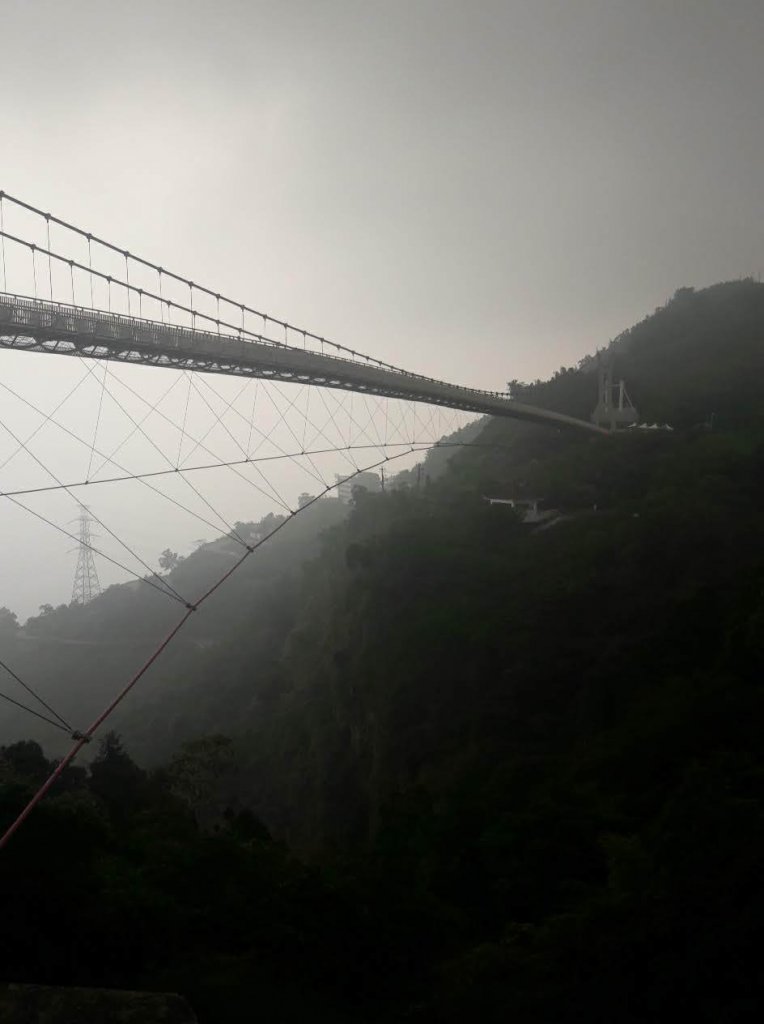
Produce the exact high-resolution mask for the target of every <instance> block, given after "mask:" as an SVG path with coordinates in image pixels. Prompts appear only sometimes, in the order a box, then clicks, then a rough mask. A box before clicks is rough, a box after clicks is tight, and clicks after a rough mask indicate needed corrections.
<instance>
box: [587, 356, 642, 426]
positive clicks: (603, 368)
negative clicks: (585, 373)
mask: <svg viewBox="0 0 764 1024" xmlns="http://www.w3.org/2000/svg"><path fill="white" fill-rule="evenodd" d="M598 383H599V394H598V399H597V406H596V408H595V410H594V412H593V413H592V417H591V418H592V423H596V425H597V426H598V427H606V428H607V429H609V430H617V429H618V428H619V427H630V426H631V425H632V424H633V423H636V422H637V421H638V420H639V414H638V413H637V410H636V409H635V408H634V405H633V404H632V401H631V399H630V398H629V396H628V394H627V392H626V382H625V381H624V380H623V379H621V380H619V381H618V382H617V383H614V382H613V370H612V366H611V363H610V359H609V358H608V357H607V356H605V357H604V358H602V357H600V360H599V369H598Z"/></svg>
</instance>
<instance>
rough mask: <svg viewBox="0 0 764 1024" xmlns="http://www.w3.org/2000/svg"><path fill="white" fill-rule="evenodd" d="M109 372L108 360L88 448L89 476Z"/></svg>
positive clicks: (104, 368)
mask: <svg viewBox="0 0 764 1024" xmlns="http://www.w3.org/2000/svg"><path fill="white" fill-rule="evenodd" d="M108 372H109V361H108V359H107V360H106V362H105V363H104V364H103V376H102V377H101V391H100V393H99V395H98V412H97V414H96V421H95V430H94V431H93V443H92V444H91V446H90V459H89V460H88V472H87V475H88V476H90V470H91V469H92V468H93V456H94V454H95V444H96V441H97V440H98V427H99V426H100V424H101V410H102V409H103V395H104V391H105V390H106V374H107V373H108Z"/></svg>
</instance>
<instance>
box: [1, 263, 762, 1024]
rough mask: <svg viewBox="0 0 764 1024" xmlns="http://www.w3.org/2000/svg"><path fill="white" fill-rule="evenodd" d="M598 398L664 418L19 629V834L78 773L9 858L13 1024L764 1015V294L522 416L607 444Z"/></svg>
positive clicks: (311, 509) (497, 425)
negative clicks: (615, 391) (556, 419)
mask: <svg viewBox="0 0 764 1024" xmlns="http://www.w3.org/2000/svg"><path fill="white" fill-rule="evenodd" d="M28 358H29V359H30V360H32V357H31V356H29V357H28ZM34 358H37V357H34ZM603 366H608V367H612V370H613V374H614V379H615V380H616V381H618V380H623V381H625V387H626V388H628V397H629V402H633V408H634V414H633V417H632V419H633V425H627V424H626V423H622V424H619V426H620V429H614V430H605V429H603V430H602V431H601V432H597V431H584V430H576V429H571V428H569V427H567V426H565V425H555V424H554V423H547V424H544V423H540V422H529V421H524V420H522V419H516V418H504V417H502V416H500V415H496V416H479V417H478V416H475V415H472V416H470V417H467V418H466V421H465V422H464V423H463V424H462V425H460V426H457V427H456V429H454V430H451V431H449V432H446V433H443V434H440V435H439V436H438V437H436V438H435V439H434V440H435V442H436V443H435V446H434V447H429V450H426V451H425V449H424V448H422V450H421V451H420V450H418V449H413V448H412V451H413V456H412V457H411V458H410V459H409V463H408V464H407V466H406V468H404V469H400V468H399V467H398V466H397V464H396V460H394V459H388V458H387V456H386V455H385V456H384V458H383V459H382V460H380V464H379V465H376V466H374V467H373V468H372V469H371V470H368V471H367V472H366V473H365V475H364V474H360V475H357V474H356V473H353V472H350V471H349V470H348V472H347V473H346V474H345V475H346V477H347V479H346V481H345V483H343V484H342V485H341V487H340V489H339V491H338V489H337V488H334V489H331V488H327V490H326V493H324V491H323V489H322V488H321V487H320V486H319V485H318V484H317V485H316V487H315V488H314V489H313V490H306V491H305V492H304V493H302V494H300V496H299V501H298V506H299V508H298V510H297V512H296V514H294V515H292V514H291V513H290V512H289V511H288V510H287V511H286V512H282V511H281V510H276V511H273V512H269V513H267V514H266V515H265V516H262V517H258V518H256V519H254V520H252V518H251V517H248V514H247V510H246V508H245V507H242V509H241V511H240V512H239V518H238V519H237V520H236V521H234V522H232V523H231V524H230V530H228V531H226V532H225V533H223V534H222V535H221V536H220V537H219V539H217V540H211V541H204V542H202V541H200V542H199V543H198V544H197V546H196V547H195V549H193V550H191V551H190V552H189V553H187V554H186V555H185V556H182V555H181V554H179V553H178V552H179V551H180V550H181V548H182V545H181V543H180V542H179V541H178V540H177V539H176V538H174V537H173V536H172V535H167V533H166V532H164V530H163V524H162V521H161V519H157V521H156V522H152V523H151V524H150V526H149V525H148V524H145V529H146V530H148V531H149V548H150V549H153V550H155V552H156V556H155V558H154V561H153V563H152V565H151V566H150V567H149V568H147V571H146V572H145V577H144V578H140V577H142V576H144V573H143V570H141V573H139V578H136V579H133V580H132V581H130V582H119V583H113V584H111V585H105V586H103V587H102V588H101V587H100V585H99V588H98V590H99V591H101V592H98V593H96V592H94V593H92V594H90V593H88V595H87V599H82V600H74V601H72V602H71V603H56V604H54V603H51V604H47V603H46V604H43V605H42V606H41V607H40V609H39V612H38V613H37V614H34V615H31V616H23V615H18V614H17V612H16V609H14V608H13V607H4V608H1V609H0V663H1V665H2V667H0V676H2V679H0V690H2V692H3V694H4V695H6V696H8V697H12V698H13V700H14V702H9V701H8V700H4V701H3V702H0V703H1V706H0V826H2V830H3V831H5V830H6V829H8V828H9V827H10V826H11V825H12V823H13V822H14V821H16V820H17V818H18V815H19V814H20V813H21V812H22V811H23V809H24V808H25V807H26V806H28V804H29V801H30V800H31V799H33V798H34V797H35V794H38V793H39V792H40V788H41V787H43V786H44V785H45V782H46V779H49V778H51V777H52V775H51V773H53V775H54V776H55V781H54V782H53V784H52V786H51V787H50V788H49V791H46V792H45V794H44V798H43V799H40V800H39V803H37V804H36V805H35V806H34V808H33V810H32V811H31V813H29V815H28V817H26V818H25V819H24V821H23V823H22V824H21V826H20V827H18V830H17V831H15V832H14V834H13V835H12V837H11V839H10V840H9V841H8V843H7V845H6V846H5V847H4V848H3V849H2V851H0V856H1V858H2V859H1V861H0V906H1V907H2V922H3V925H2V931H3V955H2V973H3V981H4V982H6V983H8V984H10V985H11V986H17V987H19V989H18V990H19V992H23V991H26V992H27V994H26V995H24V996H23V998H22V996H21V995H17V996H14V998H13V1000H11V1001H10V1002H8V1003H7V1006H6V1003H4V999H6V998H10V997H7V996H6V995H2V994H0V1020H8V1021H9V1022H11V1024H16V1022H21V1021H22V1019H23V1020H40V1021H43V1020H44V1021H48V1020H49V1021H55V1022H58V1021H59V1020H62V1021H63V1020H64V1019H66V1020H69V1019H70V1018H69V1017H65V1016H64V1015H63V1014H64V1013H65V1012H71V1010H70V1011H64V1010H61V1009H60V1008H59V1011H57V1012H59V1013H60V1014H61V1015H60V1016H55V1015H54V1012H53V1010H46V1011H45V1012H49V1013H50V1014H51V1015H50V1016H48V1017H45V1016H44V1014H43V1010H42V1009H41V1007H42V1006H43V1002H39V1003H38V1002H35V1000H37V999H38V998H39V999H43V997H42V996H38V995H35V994H34V993H35V992H36V991H37V989H36V987H37V986H42V987H43V989H45V990H47V989H48V987H49V989H50V991H52V992H57V991H59V990H64V989H66V990H70V989H71V990H72V991H75V990H77V991H79V990H83V991H84V990H87V991H88V992H89V993H91V996H88V995H87V994H85V995H83V996H82V999H83V1002H82V1004H81V1005H80V1004H77V1005H78V1007H79V1010H78V1012H80V1013H81V1014H82V1016H81V1017H78V1018H77V1019H82V1020H83V1021H84V1020H88V1021H90V1020H96V1019H99V1020H100V1019H103V1020H115V1021H117V1020H125V1021H127V1020H131V1021H135V1022H136V1024H138V1022H142V1021H154V1020H156V1021H159V1020H165V1021H168V1022H169V1021H176V1022H177V1024H183V1022H186V1021H191V1020H198V1021H199V1022H204V1024H207V1022H209V1024H213V1022H214V1024H223V1022H228V1021H231V1022H233V1021H239V1020H250V1019H256V1018H259V1017H262V1018H263V1019H268V1020H273V1021H277V1022H290V1021H295V1022H297V1021H304V1020H310V1021H313V1022H324V1021H325V1022H327V1024H335V1022H336V1024H342V1022H347V1024H350V1022H354V1024H358V1022H369V1024H377V1022H378V1024H394V1022H404V1021H405V1022H410V1024H457V1022H460V1024H461V1022H466V1021H480V1022H483V1024H490V1022H494V1021H495V1022H496V1024H499V1022H502V1024H503V1022H507V1021H512V1022H527V1024H541V1022H549V1024H565V1022H571V1024H573V1022H576V1024H579V1022H581V1021H586V1022H603V1024H604V1022H608V1024H642V1022H644V1024H647V1022H663V1021H665V1022H672V1024H674V1022H676V1021H678V1020H684V1019H687V1020H693V1021H696V1022H708V1024H721V1022H722V1021H724V1022H730V1024H732V1022H735V1024H738V1022H747V1021H754V1020H759V1019H760V1014H761V1007H762V997H763V996H764V991H763V990H762V985H763V983H762V976H761V970H760V965H759V963H758V960H759V954H758V953H757V950H758V949H760V948H761V942H762V937H763V936H762V928H763V922H764V887H763V886H762V879H761V875H762V873H761V864H762V860H763V859H764V805H763V804H762V798H763V796H764V789H763V788H762V782H763V781H764V752H763V751H762V744H761V732H762V722H764V691H763V690H762V679H763V678H764V534H763V533H762V529H761V517H762V507H763V506H764V397H763V396H764V389H763V386H762V382H764V286H762V285H761V284H760V283H758V282H756V281H755V280H753V279H751V278H744V279H739V280H733V281H728V282H725V283H721V284H717V285H714V286H712V287H708V288H703V289H698V290H694V289H692V288H681V289H679V290H678V291H677V292H676V293H675V294H674V295H673V297H672V298H671V299H670V300H669V301H668V302H666V303H665V305H663V306H661V307H659V308H658V309H656V310H655V311H654V313H652V314H650V315H648V316H646V317H645V318H644V319H642V320H641V321H640V322H638V323H636V324H635V325H634V326H633V327H631V328H629V329H627V330H625V331H624V332H623V333H622V334H620V335H619V336H618V337H617V338H615V339H614V340H613V341H612V342H610V344H609V345H608V346H607V347H606V348H605V349H603V350H602V351H600V352H598V353H595V352H593V353H592V354H591V355H589V356H586V357H585V358H584V359H582V360H581V361H580V362H579V363H578V364H577V365H576V366H573V367H563V368H561V369H560V370H559V371H558V372H557V373H555V374H554V375H553V376H552V377H551V378H550V379H548V380H545V381H542V380H537V381H535V382H519V381H513V382H511V385H510V397H511V398H512V399H517V400H518V401H519V402H521V403H525V405H527V406H531V407H533V408H536V407H538V408H541V409H544V410H549V411H551V412H554V413H557V414H561V415H563V416H566V417H572V418H574V419H575V420H576V421H581V422H584V423H590V422H591V415H592V411H593V410H594V409H595V406H596V404H597V401H598V393H599V397H600V400H602V394H603V392H602V385H601V380H602V367H603ZM103 376H104V380H106V373H105V371H104V374H103ZM608 386H609V385H608ZM598 387H599V392H598ZM621 392H622V394H625V392H624V387H623V386H621ZM188 393H189V394H191V388H190V386H189V389H188ZM351 408H352V411H351V416H352V417H354V418H355V419H356V420H358V419H359V418H360V415H361V414H360V412H359V409H360V408H361V405H360V399H358V400H357V403H356V405H355V406H354V407H351ZM305 415H306V416H307V417H310V416H311V415H313V416H315V415H316V413H315V406H314V412H313V413H311V412H310V407H306V411H305ZM419 415H420V416H422V417H424V415H425V414H424V413H421V412H420V413H419ZM614 415H615V414H614ZM369 422H370V423H372V424H376V425H377V427H378V426H379V420H378V419H377V420H374V419H370V420H369ZM439 429H440V428H439ZM301 443H302V446H303V449H304V448H305V447H306V445H305V435H304V434H303V437H302V438H300V437H297V438H296V440H295V442H294V445H296V450H298V451H299V448H300V444H301ZM322 443H323V442H320V441H319V442H318V443H317V444H316V446H315V447H316V448H318V447H319V446H320V444H322ZM294 445H293V447H294ZM348 447H352V445H348ZM248 450H249V449H247V451H248ZM288 450H289V451H291V449H288ZM318 457H319V456H316V458H318ZM371 461H372V460H371V459H369V460H367V463H371ZM356 476H357V478H356ZM338 479H339V476H338ZM20 500H21V499H20ZM25 500H26V499H25ZM92 526H93V532H94V533H96V532H98V530H99V527H98V524H97V523H94V524H92ZM88 528H89V527H88ZM68 529H69V530H73V531H74V532H75V534H76V533H77V530H78V529H79V527H78V526H77V525H75V526H70V527H68ZM101 532H103V531H102V528H101ZM88 536H89V534H88ZM80 539H81V536H80ZM72 543H74V542H72ZM94 543H95V542H94ZM91 557H94V558H95V564H97V565H100V564H101V563H99V562H98V556H97V555H96V556H91V554H87V555H82V565H84V568H82V570H81V579H80V585H81V587H84V586H85V582H83V581H85V580H86V579H87V578H89V577H88V573H89V572H90V570H89V569H88V567H87V562H88V559H89V558H91ZM229 570H230V574H229ZM234 570H235V571H234ZM221 579H222V580H224V584H223V585H220V582H219V581H220V580H221ZM149 584H150V585H149ZM82 593H83V594H84V591H83V592H82ZM168 593H171V594H172V593H174V594H176V595H180V600H176V601H173V600H168V597H167V595H168ZM187 595H204V600H203V601H202V602H201V603H200V604H199V605H198V607H197V606H196V605H195V604H194V602H193V601H188V599H187ZM181 619H182V628H181V629H179V630H178V631H177V632H176V633H174V632H173V631H174V630H176V629H177V624H178V622H179V621H180V620H181ZM168 635H169V636H170V637H171V641H172V642H169V643H167V646H166V647H163V646H162V645H163V644H164V643H165V641H166V638H167V637H168ZM157 652H159V655H158V656H157ZM144 670H145V671H144ZM136 673H138V677H137V678H136V679H135V685H134V686H132V687H131V689H130V691H129V693H127V694H126V696H125V699H124V700H122V701H121V702H120V703H119V704H118V706H116V707H115V708H114V711H113V714H110V715H109V717H108V719H104V723H103V726H102V727H101V726H99V728H98V729H97V730H95V731H94V732H93V734H92V737H91V736H90V735H89V734H88V729H87V727H88V726H90V723H91V721H92V720H93V719H94V718H95V717H96V715H97V714H98V713H99V712H100V710H101V709H102V708H103V707H106V706H108V705H109V702H110V701H112V699H113V698H114V696H115V694H116V693H118V692H119V690H120V688H121V687H123V686H124V685H125V684H126V683H128V682H129V681H130V680H131V679H132V678H133V677H134V676H135V675H136ZM27 687H29V688H31V689H32V690H33V691H34V692H33V693H31V692H29V689H27ZM30 709H32V711H33V712H34V713H32V714H30ZM73 742H74V743H77V744H80V746H81V749H80V750H78V754H77V756H76V758H73V759H72V760H71V761H63V762H62V761H61V759H62V758H66V757H67V752H68V751H70V749H71V747H72V743H73ZM757 935H758V936H759V938H758V939H757V938H756V936H757ZM43 989H40V991H43ZM105 989H108V990H120V991H122V992H123V993H136V995H135V996H134V997H128V996H125V997H124V1003H123V1004H120V1007H119V1008H118V1009H114V1008H109V1007H110V1006H111V1004H109V1005H108V1006H107V1003H103V1004H102V1006H101V1009H100V1010H99V1009H98V1008H97V1007H98V1005H101V1004H98V1003H97V1000H98V998H104V999H106V996H103V997H99V996H98V995H97V993H98V992H99V991H100V990H105ZM30 993H31V994H30ZM151 993H172V994H175V995H173V996H172V998H171V997H169V996H168V997H167V1002H166V1003H161V1006H160V1003H159V1002H158V1003H156V1005H155V1004H153V1003H152V1004H151V1007H153V1009H152V1008H151V1007H150V1006H149V1004H148V1003H146V1004H145V1006H144V1004H143V1003H141V999H150V994H151ZM147 994H149V995H147ZM46 998H47V997H46ZM89 998H92V999H93V1000H95V1002H93V1003H92V1005H91V1004H89V1003H88V999H89ZM130 998H133V999H134V1003H131V1002H130ZM157 998H159V997H157ZM162 998H164V997H162ZM14 1000H16V1001H14ZM24 1000H26V1002H24ZM172 1000H176V1001H175V1002H173V1001H172ZM22 1003H23V1005H24V1006H26V1007H27V1009H26V1011H24V1010H20V1009H19V1007H20V1006H21V1005H22ZM45 1005H46V1006H47V1005H48V1004H47V1003H46V1004H45ZM51 1005H52V1004H51ZM72 1005H74V1004H72ZM32 1006H35V1007H37V1009H36V1010H32V1009H30V1008H31V1007H32ZM88 1007H90V1008H89V1009H88ZM141 1007H143V1009H141ZM25 1013H26V1014H27V1015H26V1016H24V1014H25ZM131 1013H132V1016H130V1014H131ZM4 1014H5V1015H4ZM14 1014H16V1015H15V1016H14ZM35 1014H37V1015H36V1016H35ZM87 1014H90V1015H89V1016H88V1015H87ZM122 1014H124V1016H123V1015H122ZM71 1019H74V1018H73V1017H72V1018H71Z"/></svg>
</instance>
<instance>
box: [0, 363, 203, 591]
mask: <svg viewBox="0 0 764 1024" xmlns="http://www.w3.org/2000/svg"><path fill="white" fill-rule="evenodd" d="M0 388H3V389H4V390H5V391H7V392H8V393H9V394H11V395H13V396H14V398H17V399H18V400H19V401H20V402H23V403H24V405H27V406H29V408H30V409H33V410H34V412H36V413H38V414H39V415H40V416H44V415H45V414H44V413H43V412H42V410H41V409H39V408H38V406H36V405H35V404H34V402H30V400H29V399H28V398H25V397H24V395H20V394H19V393H18V391H14V389H13V388H12V387H10V386H9V385H8V384H4V383H3V381H2V380H0ZM51 423H53V424H54V426H56V427H58V428H59V429H60V430H62V431H63V432H64V433H65V434H67V435H68V436H69V437H71V438H73V439H74V440H75V441H77V443H78V444H81V445H84V446H85V447H86V448H89V447H90V442H89V441H85V440H84V439H83V438H81V437H80V436H79V434H75V432H74V431H73V430H70V429H69V427H67V426H65V425H64V424H63V423H60V422H59V421H58V420H54V419H53V418H52V417H51ZM96 454H97V455H98V456H100V457H101V458H105V459H106V460H107V461H108V462H110V463H111V465H112V466H115V467H116V468H117V469H119V470H121V472H123V473H125V474H128V478H129V479H132V480H139V481H140V483H142V484H143V485H144V487H147V488H148V489H149V490H150V491H153V493H154V494H157V495H159V497H160V498H164V499H165V501H169V502H170V504H171V505H175V506H176V508H179V509H182V511H183V512H187V513H188V514H189V515H190V516H193V518H194V519H198V520H199V522H200V523H204V524H205V526H209V527H210V528H211V529H212V530H215V531H216V532H218V531H219V530H220V527H219V525H216V524H215V523H211V522H210V521H209V520H208V519H205V518H204V516H202V515H199V513H198V512H195V511H194V510H193V509H190V508H187V507H186V506H185V505H184V504H183V503H182V502H180V501H178V500H177V499H176V498H173V497H172V496H171V495H169V494H165V492H164V491H162V490H160V489H159V488H158V487H154V486H152V484H150V483H149V482H148V480H146V479H144V477H145V476H146V475H147V474H142V475H140V474H139V475H136V474H133V473H129V471H128V470H127V468H126V467H125V466H123V465H122V464H121V463H119V462H117V460H116V459H112V458H109V457H108V456H107V455H104V453H103V452H101V451H99V450H98V449H97V448H96ZM221 465H222V463H221ZM172 471H173V473H177V470H176V469H175V467H173V470H172ZM91 483H100V481H98V480H93V481H91ZM100 553H101V552H99V554H100ZM133 575H135V574H134V573H133ZM138 578H139V579H140V578H141V577H138Z"/></svg>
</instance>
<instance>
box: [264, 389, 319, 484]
mask: <svg viewBox="0 0 764 1024" xmlns="http://www.w3.org/2000/svg"><path fill="white" fill-rule="evenodd" d="M271 387H272V389H273V391H275V392H276V394H277V395H278V396H279V397H280V398H283V399H285V400H286V402H287V411H288V410H289V409H295V410H296V411H297V414H298V416H300V417H304V418H305V419H306V420H308V419H309V417H308V414H307V411H306V412H304V413H303V412H302V411H301V410H300V409H299V408H298V407H297V405H296V402H297V400H298V399H299V397H300V395H301V394H302V392H303V391H304V390H305V388H306V387H308V385H303V388H302V389H301V390H300V391H298V392H297V394H296V395H295V396H294V398H293V399H290V398H289V396H288V395H285V394H284V393H283V391H282V390H281V388H280V387H279V386H278V384H277V383H276V382H275V381H272V382H271ZM268 397H269V398H270V400H271V402H272V404H273V406H274V407H275V408H276V409H277V410H278V412H279V414H280V415H281V417H282V419H283V420H284V423H285V425H286V427H287V429H288V430H289V433H290V434H291V435H292V437H293V438H294V439H295V443H296V444H300V439H299V437H298V436H297V434H296V433H295V432H294V430H293V429H292V425H291V424H290V422H289V420H288V419H287V415H286V412H283V411H282V410H281V409H280V408H279V407H278V406H277V405H276V401H275V399H274V397H273V395H272V394H270V393H269V394H268ZM310 425H311V426H313V423H312V422H311V424H310ZM308 462H309V463H310V464H311V466H312V467H313V469H314V470H315V472H316V478H317V479H318V481H319V483H321V484H323V485H324V486H325V485H326V480H324V478H323V476H322V474H321V470H320V469H319V468H318V466H317V465H316V464H315V462H314V461H313V459H311V458H310V457H308Z"/></svg>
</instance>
